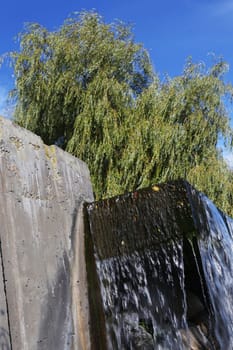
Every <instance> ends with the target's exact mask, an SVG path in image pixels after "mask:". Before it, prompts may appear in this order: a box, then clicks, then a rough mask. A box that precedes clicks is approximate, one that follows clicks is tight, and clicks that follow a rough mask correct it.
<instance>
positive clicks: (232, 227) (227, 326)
mask: <svg viewBox="0 0 233 350" xmlns="http://www.w3.org/2000/svg"><path fill="white" fill-rule="evenodd" d="M201 197H202V203H203V207H204V212H205V214H206V227H205V226H204V228H203V229H202V230H201V237H200V239H199V241H198V245H199V249H200V254H201V260H202V265H203V269H204V274H205V279H206V284H207V287H208V292H209V296H210V301H211V306H212V308H213V313H214V316H215V317H214V333H215V337H216V338H217V341H218V343H219V347H220V349H227V350H232V349H233V236H232V233H233V221H232V219H230V218H229V217H227V216H225V215H224V214H223V213H221V212H220V211H219V210H218V209H217V208H216V207H215V206H214V205H213V203H212V202H211V201H210V200H209V199H208V198H207V197H205V196H201Z"/></svg>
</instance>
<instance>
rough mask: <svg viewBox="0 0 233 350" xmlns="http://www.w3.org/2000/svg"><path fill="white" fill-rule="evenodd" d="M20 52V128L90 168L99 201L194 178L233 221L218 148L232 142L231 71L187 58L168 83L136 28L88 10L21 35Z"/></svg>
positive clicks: (228, 175)
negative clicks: (228, 75) (228, 103)
mask: <svg viewBox="0 0 233 350" xmlns="http://www.w3.org/2000/svg"><path fill="white" fill-rule="evenodd" d="M20 44H21V48H20V51H19V52H14V53H12V54H11V58H12V63H13V66H14V71H15V77H16V88H15V90H14V91H13V92H12V98H15V99H16V110H15V121H16V122H17V123H19V124H20V125H21V126H23V127H26V128H28V129H30V130H31V131H33V132H35V133H37V134H39V135H40V136H41V137H42V138H43V140H44V141H45V142H46V143H48V144H51V143H57V144H58V145H59V146H60V147H62V148H64V149H66V150H67V151H68V152H70V153H72V154H73V155H75V156H78V157H79V158H81V159H83V160H84V161H85V162H87V164H88V166H89V169H90V173H91V177H92V182H93V187H94V191H95V194H96V198H97V199H99V198H103V197H106V196H112V195H115V194H119V193H122V192H124V191H129V190H135V189H138V188H140V187H144V186H148V185H151V184H152V183H156V182H161V181H167V180H170V179H175V178H180V177H184V178H187V179H188V180H189V181H190V182H191V183H192V184H193V185H195V186H196V187H197V188H198V189H200V190H202V191H204V192H205V193H206V194H207V195H209V196H210V197H211V198H212V199H214V200H215V201H216V203H217V204H218V205H219V206H220V207H222V209H224V210H226V211H228V213H230V214H233V210H232V204H233V203H232V197H231V194H230V193H231V192H232V185H231V184H232V172H231V171H230V169H229V168H228V167H227V166H226V164H225V162H224V160H223V159H222V156H221V153H220V151H219V150H218V148H217V142H218V140H219V138H220V137H221V138H222V140H223V142H225V144H226V145H227V146H229V147H230V146H231V143H232V130H231V128H230V124H229V114H228V112H227V110H226V108H225V105H226V100H227V98H228V97H230V98H231V96H232V86H231V85H228V84H226V83H225V82H224V73H225V72H226V68H227V65H226V64H225V63H224V62H223V61H222V60H219V61H217V62H215V63H214V64H213V65H212V67H210V68H209V69H207V68H206V67H205V66H204V65H203V64H194V63H193V62H192V61H191V60H188V62H187V64H186V66H185V68H184V71H183V73H182V74H181V76H178V77H175V78H173V79H170V78H167V79H166V80H165V81H164V82H161V80H160V79H159V77H158V76H157V75H156V74H155V73H154V72H153V67H152V65H151V62H150V59H149V55H148V53H147V51H146V50H145V49H144V48H143V46H142V45H141V44H138V43H135V41H134V38H133V34H132V30H131V28H130V27H129V26H127V25H125V24H123V23H121V22H114V23H111V24H106V23H105V22H104V20H103V19H102V17H101V16H99V15H98V14H97V13H94V12H83V13H80V14H78V15H74V16H73V17H71V18H69V19H68V20H66V21H65V23H64V24H63V25H62V26H61V28H59V29H58V30H57V31H53V32H49V31H48V30H47V29H46V28H43V27H42V26H40V25H38V24H30V25H27V26H26V28H25V31H24V32H23V33H21V34H20Z"/></svg>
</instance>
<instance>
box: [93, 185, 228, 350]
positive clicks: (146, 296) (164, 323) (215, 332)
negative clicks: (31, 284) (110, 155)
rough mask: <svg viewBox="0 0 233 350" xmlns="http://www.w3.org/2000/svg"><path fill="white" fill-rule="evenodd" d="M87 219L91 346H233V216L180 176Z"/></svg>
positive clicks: (164, 349)
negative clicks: (172, 181) (180, 178)
mask: <svg viewBox="0 0 233 350" xmlns="http://www.w3.org/2000/svg"><path fill="white" fill-rule="evenodd" d="M87 218H88V219H87V228H86V230H87V232H88V233H87V243H86V246H87V247H89V248H87V250H88V253H87V256H88V259H87V262H88V264H89V265H88V271H89V272H88V276H89V277H88V280H89V298H90V308H91V320H92V321H91V328H92V330H93V334H94V336H93V339H92V348H93V349H96V350H97V349H98V350H99V349H100V348H101V350H105V349H106V350H137V349H141V350H153V349H155V350H182V349H184V350H186V349H187V350H188V349H195V350H198V349H203V350H205V349H206V350H212V349H213V350H218V349H224V350H232V349H233V220H231V219H230V218H228V217H227V216H226V215H224V214H223V213H221V212H220V211H219V210H218V209H217V208H216V207H215V206H214V205H213V203H212V202H211V201H210V200H209V199H208V198H206V197H205V196H203V195H202V194H200V193H198V192H197V191H195V190H194V189H193V188H191V186H190V185H189V184H187V183H186V182H182V181H181V182H177V183H171V184H167V185H162V186H159V187H157V186H156V189H155V188H154V190H151V189H147V190H141V191H138V192H134V193H131V194H127V195H124V196H119V197H115V198H112V199H109V200H105V201H101V202H97V203H92V204H89V205H87ZM90 247H91V248H90ZM91 256H93V257H94V258H93V259H92V258H91Z"/></svg>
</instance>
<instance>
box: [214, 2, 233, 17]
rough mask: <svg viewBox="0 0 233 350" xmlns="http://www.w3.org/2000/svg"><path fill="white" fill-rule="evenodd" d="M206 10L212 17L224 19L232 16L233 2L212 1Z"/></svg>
mask: <svg viewBox="0 0 233 350" xmlns="http://www.w3.org/2000/svg"><path fill="white" fill-rule="evenodd" d="M208 10H209V12H210V14H211V15H212V16H215V17H224V16H229V15H232V14H233V1H232V0H226V1H214V2H212V3H210V4H209V5H208Z"/></svg>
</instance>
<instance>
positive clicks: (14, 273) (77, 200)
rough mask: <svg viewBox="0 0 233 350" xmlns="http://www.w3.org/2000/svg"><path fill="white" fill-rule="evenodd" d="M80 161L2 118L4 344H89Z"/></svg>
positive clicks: (18, 347)
mask: <svg viewBox="0 0 233 350" xmlns="http://www.w3.org/2000/svg"><path fill="white" fill-rule="evenodd" d="M92 200H93V194H92V187H91V183H90V177H89V171H88V169H87V166H86V165H85V163H83V162H82V161H80V160H78V159H76V158H75V157H72V156H71V155H69V154H68V153H66V152H64V151H62V150H61V149H59V148H57V147H55V146H50V147H48V146H46V145H44V144H43V142H42V140H41V139H40V138H39V137H37V136H36V135H34V134H33V133H31V132H29V131H27V130H25V129H22V128H20V127H19V126H17V125H14V124H13V123H12V122H11V121H9V120H6V119H4V118H0V203H1V205H0V240H1V250H0V253H1V254H0V258H1V263H0V303H1V305H0V348H1V344H2V343H1V341H2V342H3V341H5V343H4V346H5V347H4V349H13V350H34V349H35V350H36V349H40V350H42V349H43V350H53V349H54V350H55V349H56V350H66V349H67V350H68V349H69V350H70V349H79V350H82V349H89V348H90V337H89V328H88V321H89V320H88V312H89V311H88V302H87V295H86V293H87V288H86V272H85V271H86V270H85V263H84V261H85V259H84V235H83V234H84V233H83V220H82V203H83V201H92Z"/></svg>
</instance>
